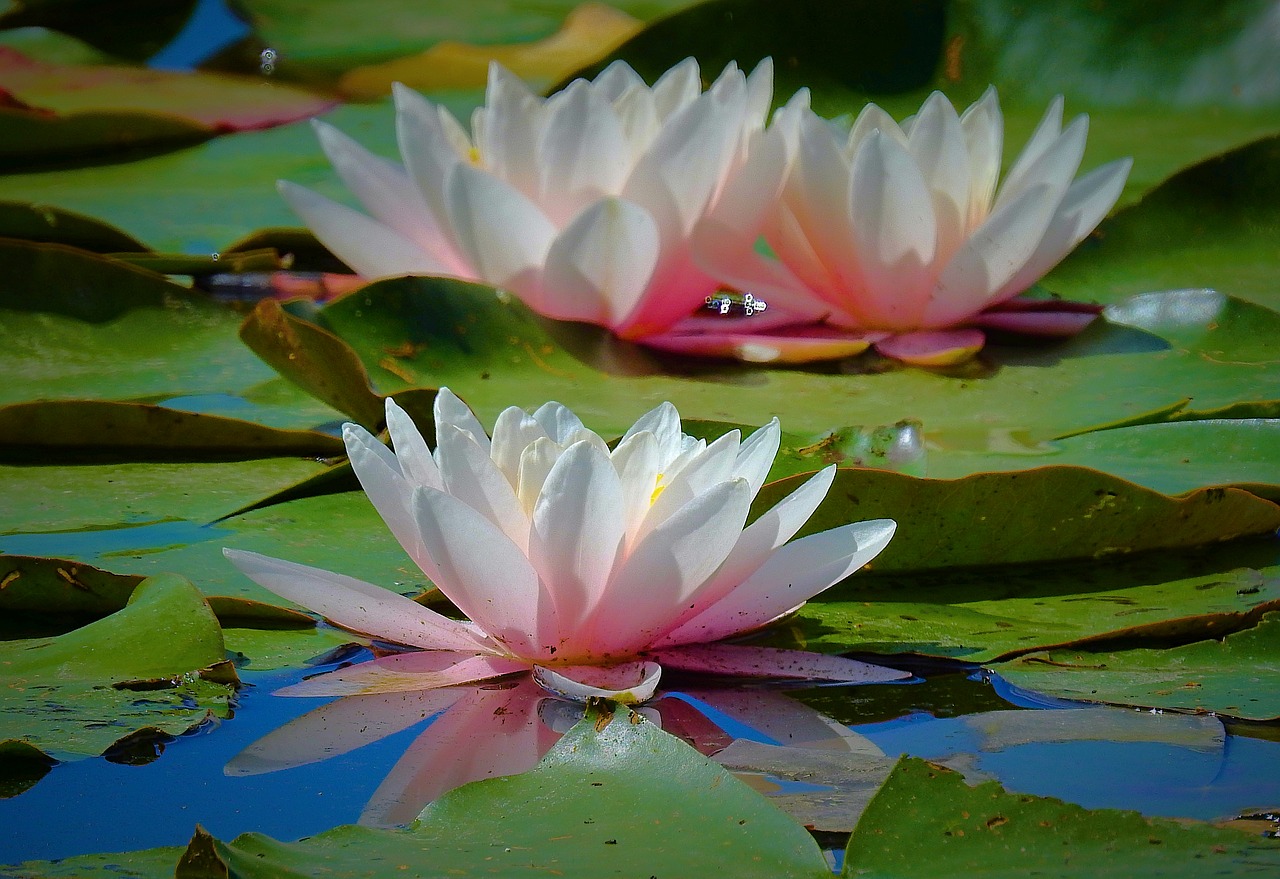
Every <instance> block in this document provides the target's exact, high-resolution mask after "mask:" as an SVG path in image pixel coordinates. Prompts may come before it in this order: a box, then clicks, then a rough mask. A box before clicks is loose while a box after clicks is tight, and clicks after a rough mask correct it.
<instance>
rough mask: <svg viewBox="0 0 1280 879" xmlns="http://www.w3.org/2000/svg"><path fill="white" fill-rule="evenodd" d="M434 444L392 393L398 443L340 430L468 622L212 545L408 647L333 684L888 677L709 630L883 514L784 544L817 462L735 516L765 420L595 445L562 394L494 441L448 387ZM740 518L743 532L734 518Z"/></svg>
mask: <svg viewBox="0 0 1280 879" xmlns="http://www.w3.org/2000/svg"><path fill="white" fill-rule="evenodd" d="M435 422H436V437H437V441H438V445H437V447H436V449H435V450H434V453H433V452H432V451H431V450H430V449H429V448H428V447H427V444H426V442H425V441H424V439H423V437H422V435H421V434H420V433H419V432H418V430H417V428H416V427H415V426H414V424H413V422H412V421H411V420H410V419H409V417H408V416H407V415H406V414H405V413H404V411H403V410H401V409H400V408H399V407H398V406H396V404H395V403H394V402H393V401H391V400H388V401H387V425H388V428H389V430H390V433H391V438H392V442H393V443H394V445H395V452H394V453H393V452H392V451H390V450H388V449H387V448H386V446H384V445H383V444H382V443H381V442H379V441H378V440H377V439H375V438H374V437H373V436H371V435H370V434H369V433H368V432H367V431H365V430H364V429H363V428H361V427H359V426H357V425H354V424H348V425H346V427H345V429H344V439H345V441H346V445H347V451H348V454H349V455H350V459H351V464H352V467H353V468H354V469H355V471H356V475H357V476H358V477H359V478H360V482H361V484H362V485H363V486H364V489H365V491H366V492H367V494H368V496H369V499H370V500H371V501H372V502H373V504H374V506H375V507H376V508H377V510H378V512H379V513H380V514H381V515H382V517H383V519H384V520H385V521H386V523H387V525H388V526H389V527H390V528H391V531H392V532H393V533H394V534H395V536H396V538H397V539H398V540H399V542H400V544H401V546H403V547H404V549H405V550H406V551H407V552H408V553H409V555H410V556H411V557H412V558H413V559H414V561H416V562H417V563H418V565H419V566H420V567H421V568H422V570H423V572H425V573H426V575H427V576H428V577H430V578H431V580H432V582H434V583H435V584H436V585H437V586H438V587H439V588H440V590H441V592H443V593H444V594H445V595H446V596H448V597H449V598H450V599H451V600H452V601H453V603H454V604H455V605H456V606H457V607H458V608H459V609H460V610H462V612H463V613H465V614H466V615H467V616H468V617H469V618H470V622H460V621H457V620H453V619H449V618H447V617H444V616H442V615H440V614H438V613H435V612H433V611H431V610H429V609H427V608H424V607H422V606H421V605H419V604H417V603H415V602H413V601H411V600H410V599H408V598H404V597H403V596H400V595H397V594H395V593H393V592H389V591H387V590H384V589H381V588H379V587H377V586H374V585H371V584H368V583H364V582H361V581H359V580H356V579H353V578H351V577H346V576H342V575H339V574H334V573H330V572H327V571H322V570H319V569H315V568H308V567H304V566H302V565H297V564H294V563H291V562H286V561H281V560H279V559H272V558H268V557H266V556H261V555H257V554H255V553H249V552H242V551H238V550H225V552H226V555H227V557H228V558H230V559H231V561H232V562H234V563H235V564H236V566H237V567H239V568H240V570H241V571H243V572H244V573H245V574H247V575H248V576H249V577H251V578H252V579H254V580H256V581H257V582H258V583H260V584H261V585H263V586H265V587H266V588H268V589H270V590H271V591H273V592H275V593H276V594H278V595H281V596H283V597H284V598H287V599H290V600H292V601H295V602H297V603H298V604H301V605H303V606H304V607H308V608H310V609H312V610H314V611H317V612H318V613H320V614H323V615H324V616H325V617H327V618H329V619H330V620H331V621H333V622H334V623H336V624H338V625H340V626H344V627H346V628H348V629H352V630H355V631H358V632H363V633H365V634H368V635H372V636H375V637H378V638H382V639H385V640H388V641H394V642H397V643H400V644H405V645H408V646H411V647H417V648H421V649H422V651H421V652H417V653H409V654H403V655H399V656H394V657H389V658H387V659H384V660H377V661H376V662H370V663H366V664H365V665H364V666H356V667H354V668H353V669H348V670H345V671H343V672H338V673H336V674H338V675H345V676H347V677H348V678H349V680H350V688H349V690H347V692H370V691H379V690H382V691H385V690H394V689H429V688H432V687H439V686H449V685H453V684H460V683H466V682H469V681H476V680H484V679H488V678H493V677H498V676H502V675H507V674H511V673H515V672H520V671H527V670H529V669H534V670H535V675H534V676H535V680H537V681H538V682H539V683H540V684H542V685H543V686H544V687H546V688H547V689H550V690H552V691H554V692H557V693H560V694H562V695H568V696H572V697H577V698H584V697H586V696H592V695H609V696H613V697H617V698H623V699H627V700H631V701H643V700H644V699H646V698H648V696H649V695H651V694H652V693H653V690H654V687H656V686H657V682H658V676H659V674H660V671H661V665H663V664H665V665H671V666H675V667H679V668H682V669H689V670H694V671H698V670H703V671H708V672H712V673H717V674H725V673H730V674H732V673H741V674H748V675H755V676H764V677H796V678H818V679H829V680H848V681H864V680H892V679H897V678H900V677H903V675H901V674H900V673H898V672H894V671H890V670H888V669H880V668H877V667H875V666H869V665H867V664H865V663H859V662H854V661H853V660H848V659H842V658H839V657H826V656H818V655H815V654H810V653H804V652H800V651H788V650H768V649H765V648H759V647H746V646H741V645H715V649H709V648H708V645H707V642H714V641H718V640H720V639H723V638H726V637H729V636H732V635H736V634H739V633H742V632H744V631H748V630H751V629H755V628H758V627H760V626H762V625H764V624H766V623H768V622H770V621H772V620H774V619H776V618H777V617H779V616H781V615H783V614H785V613H787V612H789V611H791V610H794V609H795V608H797V607H798V606H799V605H801V604H803V603H804V602H805V601H807V600H808V599H809V598H811V597H813V596H814V595H816V594H818V593H819V592H821V591H823V590H824V589H826V588H828V587H829V586H831V585H833V584H834V583H836V582H838V581H840V580H842V579H844V578H845V577H847V576H848V575H849V574H852V573H853V572H854V571H856V570H858V569H859V568H861V567H862V566H863V565H864V564H866V563H867V562H868V561H870V560H871V559H872V558H874V557H875V555H876V554H877V553H879V552H880V551H881V550H882V549H883V548H884V547H885V546H886V545H887V544H888V542H889V539H890V537H892V535H893V532H894V529H895V524H894V522H893V521H892V520H888V519H879V520H874V521H869V522H859V523H854V524H849V525H843V526H840V527H838V528H833V529H831V530H829V531H824V532H821V533H819V534H813V535H810V536H807V537H804V538H802V539H800V540H797V541H794V542H792V543H787V541H788V540H790V539H791V537H792V536H794V535H795V533H796V531H798V530H799V528H800V527H801V526H802V525H803V524H804V523H805V521H806V520H807V519H808V518H809V516H810V515H811V514H812V513H813V511H814V510H815V509H816V508H817V506H818V504H819V503H820V502H821V501H822V499H823V497H825V495H826V492H827V489H828V488H829V487H830V485H831V482H832V479H833V478H834V473H835V468H834V467H828V468H826V469H825V470H823V471H821V472H819V473H817V474H815V475H813V476H812V477H811V478H810V479H808V480H807V481H806V482H805V483H803V484H802V485H801V486H800V487H799V488H797V489H796V490H795V491H794V492H793V493H791V494H790V495H788V496H787V497H786V498H784V499H783V500H782V501H780V502H779V503H778V504H777V505H776V506H774V507H773V508H772V509H771V510H769V511H767V512H765V513H764V514H762V515H761V516H760V517H759V518H757V519H756V520H755V521H754V522H752V523H751V524H750V525H746V519H747V510H748V507H749V506H750V504H751V501H752V499H753V498H754V497H755V495H756V493H757V492H758V491H759V489H760V487H761V485H762V484H763V483H764V480H765V475H766V474H767V473H768V471H769V468H770V466H771V465H772V462H773V458H774V456H775V454H776V453H777V450H778V446H779V439H780V428H779V425H778V421H777V419H774V420H773V421H772V422H771V423H770V424H768V425H766V426H765V427H763V428H761V429H759V430H758V431H756V432H755V433H753V434H752V435H751V436H750V437H748V438H747V439H746V440H741V439H740V436H739V433H738V431H736V430H735V431H731V432H730V433H728V434H725V435H724V436H722V437H721V438H719V439H717V440H716V441H715V442H712V443H707V442H705V441H704V440H699V439H694V438H693V437H689V436H686V435H685V434H683V433H682V432H681V429H680V418H679V415H678V414H677V413H676V410H675V407H674V406H672V405H671V404H670V403H663V404H662V405H660V406H659V407H657V408H656V409H654V410H653V411H651V412H649V413H648V414H646V415H644V416H643V417H642V418H640V420H639V421H637V422H636V423H635V425H633V426H632V427H631V429H630V430H628V431H627V433H626V435H625V436H623V438H622V439H621V440H620V441H619V442H618V443H617V445H616V446H615V447H614V448H613V449H610V448H609V447H608V446H607V445H606V444H605V442H604V440H603V439H601V438H600V437H599V436H598V435H597V434H595V433H593V432H592V431H590V430H588V429H586V428H585V427H584V426H583V424H582V422H581V421H579V420H578V418H577V417H576V416H575V415H574V414H573V413H572V412H571V411H569V410H568V409H567V408H565V407H564V406H562V405H560V404H558V403H547V404H546V405H544V406H542V407H540V408H539V409H538V410H537V411H536V412H535V413H534V414H533V415H529V414H527V413H526V412H524V411H523V410H521V409H518V408H515V407H512V408H509V409H507V410H505V411H504V412H502V414H501V415H499V416H498V420H497V423H496V425H495V427H494V430H493V438H492V439H490V438H489V436H487V435H486V434H485V432H484V430H483V429H482V428H481V426H480V423H479V422H478V421H477V420H476V418H475V416H474V415H473V414H472V412H471V410H470V409H468V408H467V406H466V405H465V404H464V403H463V402H462V401H461V400H459V399H458V398H457V397H456V396H454V395H453V394H452V393H451V392H450V391H449V390H448V389H445V388H442V389H441V390H440V392H439V394H438V395H437V397H436V403H435ZM744 526H745V527H744Z"/></svg>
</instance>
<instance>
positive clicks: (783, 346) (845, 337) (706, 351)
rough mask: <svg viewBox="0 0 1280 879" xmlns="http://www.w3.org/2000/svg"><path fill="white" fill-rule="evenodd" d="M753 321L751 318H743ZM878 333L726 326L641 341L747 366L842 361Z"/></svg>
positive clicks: (667, 334)
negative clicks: (763, 329) (751, 364)
mask: <svg viewBox="0 0 1280 879" xmlns="http://www.w3.org/2000/svg"><path fill="white" fill-rule="evenodd" d="M744 320H745V321H748V322H749V321H750V320H751V318H744ZM877 336H879V334H875V333H873V334H858V335H851V334H850V333H848V332H843V331H841V330H837V329H834V328H832V327H826V326H817V325H810V326H797V327H786V328H776V329H773V330H769V331H765V332H751V329H750V327H749V325H747V324H744V325H743V326H742V328H741V329H731V328H729V327H727V326H726V328H725V329H723V330H720V331H714V332H713V331H708V332H701V333H696V334H695V333H684V332H678V331H673V332H669V333H662V334H661V335H657V336H649V337H647V338H645V339H641V340H640V341H641V342H642V343H643V344H644V345H647V346H649V347H650V348H657V349H659V350H660V351H670V352H672V353H674V354H693V355H696V356H699V357H721V358H726V359H732V360H745V361H747V362H748V363H816V362H819V361H823V360H839V359H840V358H842V357H852V356H854V355H855V354H861V353H862V352H863V351H865V350H867V348H868V346H870V345H871V343H872V342H874V341H875V340H876V337H877Z"/></svg>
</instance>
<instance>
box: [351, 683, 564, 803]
mask: <svg viewBox="0 0 1280 879" xmlns="http://www.w3.org/2000/svg"><path fill="white" fill-rule="evenodd" d="M540 698H541V694H540V693H539V690H538V687H537V686H536V685H535V684H534V683H533V682H532V681H528V680H525V681H522V682H520V683H519V684H517V685H516V686H514V687H490V688H472V689H467V690H465V691H464V692H463V695H462V698H461V699H459V700H458V701H457V703H455V704H454V705H453V707H451V708H450V709H449V710H448V711H446V712H445V713H444V715H442V716H441V717H440V718H439V719H437V720H436V721H435V722H434V723H432V724H431V726H429V727H427V729H426V730H424V731H423V733H422V735H420V736H419V737H418V738H417V740H415V741H414V743H413V744H412V745H410V746H409V748H408V749H406V750H405V752H404V755H403V756H402V757H401V758H400V759H399V760H398V761H397V762H396V765H395V766H394V767H393V768H392V769H391V772H389V773H388V774H387V776H386V778H384V779H383V781H382V783H381V784H380V785H378V789H377V790H376V791H374V793H373V796H372V797H370V799H369V802H368V804H367V805H366V806H365V808H364V811H363V812H361V814H360V823H361V824H365V825H377V826H384V827H385V826H402V825H405V824H408V823H410V822H412V821H413V820H414V819H415V818H417V817H418V813H419V812H421V811H422V808H423V806H425V805H427V804H428V803H430V802H432V801H434V800H435V799H437V798H438V797H440V796H441V795H443V794H445V793H447V792H448V791H451V790H453V789H454V788H456V787H459V786H461V785H464V784H467V783H469V782H472V781H481V780H483V779H486V778H497V777H500V776H505V775H518V774H520V773H522V772H527V771H528V770H530V769H532V768H533V767H534V766H536V765H537V763H538V761H539V760H540V759H542V757H543V755H545V754H546V753H547V751H549V750H550V749H551V746H552V745H553V744H555V742H556V740H557V739H559V738H560V736H559V734H557V733H555V732H553V731H552V730H550V729H548V728H547V727H546V726H545V725H544V724H543V723H542V722H541V721H540V720H539V718H538V704H539V702H540Z"/></svg>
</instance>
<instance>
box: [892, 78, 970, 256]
mask: <svg viewBox="0 0 1280 879" xmlns="http://www.w3.org/2000/svg"><path fill="white" fill-rule="evenodd" d="M907 146H908V149H909V151H910V152H911V155H912V156H913V157H914V158H915V160H916V165H917V166H918V167H919V168H920V170H921V172H922V173H923V175H924V180H925V185H926V186H927V187H928V188H929V191H930V192H931V193H932V194H933V213H934V220H935V222H936V223H937V235H938V240H937V245H936V247H937V250H936V254H937V258H938V259H946V257H947V256H948V255H949V254H951V253H952V252H954V251H955V249H956V247H958V246H959V244H960V242H961V241H962V240H963V238H964V234H965V224H966V221H967V220H968V215H969V150H968V147H967V146H966V144H965V136H964V130H963V129H962V128H961V127H960V117H958V116H957V115H956V111H955V108H954V107H952V106H951V102H950V101H948V100H947V99H946V97H944V96H943V94H942V92H934V93H933V94H931V95H930V96H929V98H928V100H926V101H925V102H924V106H923V107H921V108H920V113H919V115H917V116H916V124H915V125H914V126H913V127H912V129H911V135H910V136H909V137H908V138H907Z"/></svg>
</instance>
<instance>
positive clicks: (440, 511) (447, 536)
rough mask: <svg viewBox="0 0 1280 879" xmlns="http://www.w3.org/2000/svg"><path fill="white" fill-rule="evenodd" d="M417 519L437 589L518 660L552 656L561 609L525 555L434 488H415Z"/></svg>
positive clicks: (473, 512)
mask: <svg viewBox="0 0 1280 879" xmlns="http://www.w3.org/2000/svg"><path fill="white" fill-rule="evenodd" d="M413 511H414V517H415V518H416V519H417V522H418V530H419V531H420V532H421V533H422V542H423V544H424V545H425V546H426V549H427V552H428V553H430V554H431V558H432V559H433V560H434V561H435V563H436V567H437V568H438V569H439V571H440V579H439V580H438V581H436V586H438V587H439V589H440V591H441V592H443V593H444V594H445V595H446V596H448V597H449V599H450V600H451V601H452V602H453V603H454V604H456V605H457V606H458V608H459V609H460V610H461V611H462V612H463V613H465V614H466V615H467V616H468V617H470V618H471V620H472V621H473V622H475V623H476V624H477V625H478V626H480V628H481V629H483V630H484V632H485V633H486V634H487V635H489V637H490V638H492V639H494V640H495V641H497V642H498V643H500V644H501V645H502V646H503V647H505V648H506V649H507V650H509V651H511V652H512V653H513V654H515V655H516V656H520V657H523V658H527V659H535V658H538V657H540V656H545V655H548V654H547V652H546V650H545V649H544V647H543V645H552V644H554V643H555V642H554V639H555V637H556V633H557V632H558V627H557V624H556V617H555V607H554V606H553V604H552V603H551V600H550V596H549V595H547V594H546V591H545V589H544V588H543V586H542V584H541V583H540V582H539V580H538V574H537V572H536V571H534V569H533V566H532V565H531V564H529V560H528V558H526V557H525V554H524V553H523V552H522V551H521V550H520V548H519V547H517V546H516V545H515V544H514V543H512V542H511V540H510V538H508V537H507V536H506V535H505V534H503V533H502V532H501V531H500V530H498V528H497V526H495V525H494V524H493V523H492V522H490V521H489V520H488V519H487V518H485V517H484V516H483V515H481V514H480V513H479V512H477V511H476V510H474V509H472V508H471V507H469V506H468V505H467V504H465V503H463V502H462V501H460V500H458V499H457V498H455V497H453V496H452V495H448V494H445V493H444V492H440V491H436V490H434V489H430V488H417V489H414V494H413Z"/></svg>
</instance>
